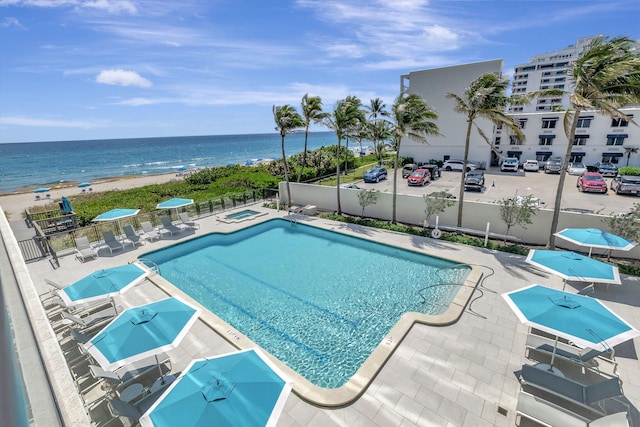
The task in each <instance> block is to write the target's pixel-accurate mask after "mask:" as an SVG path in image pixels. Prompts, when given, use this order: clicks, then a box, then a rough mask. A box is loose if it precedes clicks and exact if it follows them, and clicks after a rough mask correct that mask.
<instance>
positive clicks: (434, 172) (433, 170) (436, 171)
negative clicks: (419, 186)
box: [419, 163, 441, 181]
mask: <svg viewBox="0 0 640 427" xmlns="http://www.w3.org/2000/svg"><path fill="white" fill-rule="evenodd" d="M419 168H420V169H426V170H428V171H429V173H430V174H431V181H433V180H434V179H436V178H440V175H441V174H440V168H439V167H438V165H433V164H430V163H427V164H423V165H420V166H419Z"/></svg>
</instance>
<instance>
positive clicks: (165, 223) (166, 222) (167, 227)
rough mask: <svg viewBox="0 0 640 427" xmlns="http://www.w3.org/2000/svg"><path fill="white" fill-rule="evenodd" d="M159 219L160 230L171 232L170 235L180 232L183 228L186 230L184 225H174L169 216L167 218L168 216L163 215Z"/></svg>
mask: <svg viewBox="0 0 640 427" xmlns="http://www.w3.org/2000/svg"><path fill="white" fill-rule="evenodd" d="M160 221H162V228H161V229H160V231H163V230H164V231H166V232H168V233H169V234H171V235H172V236H173V235H174V234H180V233H182V232H183V231H184V230H186V227H178V226H177V225H174V224H173V223H172V222H171V218H169V217H168V216H163V217H161V218H160Z"/></svg>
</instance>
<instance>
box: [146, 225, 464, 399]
mask: <svg viewBox="0 0 640 427" xmlns="http://www.w3.org/2000/svg"><path fill="white" fill-rule="evenodd" d="M145 258H149V259H151V260H153V261H155V262H156V263H157V264H158V265H159V267H160V272H161V274H162V276H163V277H165V278H166V279H167V280H168V281H170V282H171V283H173V284H174V285H175V286H177V287H178V288H180V289H182V290H183V291H184V292H186V293H187V294H189V295H190V296H191V297H192V298H194V299H195V300H197V301H199V302H200V303H201V304H202V305H204V306H205V307H207V308H208V309H209V310H211V311H212V312H213V313H215V314H216V315H217V316H219V317H220V318H222V319H224V320H225V321H226V322H227V323H229V324H230V325H232V326H233V327H235V328H236V329H238V330H239V331H240V332H242V333H243V334H245V335H246V336H248V337H249V338H250V339H251V340H253V341H254V342H256V343H257V344H259V345H260V346H262V347H263V348H265V349H266V350H267V351H269V352H270V353H271V354H272V355H274V356H275V357H277V358H278V359H280V360H281V361H282V362H284V363H286V364H287V365H289V366H290V367H291V368H292V369H294V370H295V371H297V372H298V373H299V374H300V375H302V376H304V377H305V378H307V379H308V380H309V381H311V382H312V383H314V384H315V385H317V386H320V387H327V388H335V387H339V386H341V385H343V384H344V383H345V382H347V381H348V380H349V379H350V378H351V377H352V376H353V374H354V373H355V372H356V371H357V369H358V368H359V367H360V366H361V365H362V363H363V362H364V361H365V360H366V359H367V357H368V356H369V355H370V354H371V352H372V351H373V350H374V349H375V348H376V346H378V344H379V343H380V342H381V341H382V340H383V338H384V337H385V335H386V334H387V333H388V332H389V330H390V329H391V328H392V327H393V326H394V325H395V324H396V322H397V321H398V320H399V319H400V317H401V316H402V314H403V313H405V312H410V311H414V312H421V313H426V314H439V313H441V312H443V311H444V310H445V309H446V308H447V307H448V305H449V303H450V302H451V300H452V298H453V296H454V295H455V294H456V293H457V291H458V289H459V288H458V287H457V286H436V287H434V288H432V289H431V290H429V291H428V294H426V295H425V296H426V299H427V300H428V301H434V302H436V303H435V304H431V305H430V304H425V303H424V299H423V298H422V297H421V296H420V295H419V294H418V292H419V291H420V290H421V289H423V288H425V287H427V286H428V285H429V284H438V283H443V282H446V283H463V282H464V280H465V279H466V277H467V276H468V274H469V272H470V268H469V267H467V266H456V265H455V264H454V263H452V262H450V261H446V260H442V259H439V258H433V257H429V256H426V255H422V254H418V253H415V252H411V251H406V250H403V249H399V248H396V247H392V246H387V245H384V244H379V243H375V242H371V241H368V240H363V239H359V238H356V237H351V236H345V235H342V234H339V233H334V232H331V231H327V230H322V229H318V228H315V227H311V226H307V225H304V224H300V223H298V224H294V223H290V222H289V221H285V220H280V219H278V220H271V221H267V222H264V223H262V224H257V225H254V226H252V227H248V228H245V229H242V230H240V231H237V232H234V233H231V234H218V233H213V234H208V235H205V236H203V237H200V238H196V239H193V240H190V241H187V242H183V243H180V244H177V245H174V246H172V247H169V248H166V249H162V250H158V251H155V252H152V253H149V254H146V255H145ZM443 268H444V269H445V270H442V269H443Z"/></svg>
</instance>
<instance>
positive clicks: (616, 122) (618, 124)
mask: <svg viewBox="0 0 640 427" xmlns="http://www.w3.org/2000/svg"><path fill="white" fill-rule="evenodd" d="M629 118H630V119H632V118H633V116H629ZM627 126H629V121H628V120H627V119H624V118H622V117H612V118H611V127H612V128H622V127H627Z"/></svg>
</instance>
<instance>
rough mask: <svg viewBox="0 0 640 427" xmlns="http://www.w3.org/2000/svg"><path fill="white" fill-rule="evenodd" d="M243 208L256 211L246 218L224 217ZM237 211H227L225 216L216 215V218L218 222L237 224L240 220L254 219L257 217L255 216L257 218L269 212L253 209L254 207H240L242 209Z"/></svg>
mask: <svg viewBox="0 0 640 427" xmlns="http://www.w3.org/2000/svg"><path fill="white" fill-rule="evenodd" d="M243 210H251V211H254V212H257V213H256V214H255V215H251V216H248V217H246V218H241V219H228V218H226V216H228V215H232V214H234V213H238V212H242V211H243ZM238 212H230V213H227V215H226V216H222V215H217V216H216V219H217V220H218V221H219V222H223V223H225V224H238V223H240V222H246V221H253V220H254V219H257V218H259V217H261V216H265V215H268V214H269V213H268V212H260V211H256V210H254V209H242V210H240V211H238Z"/></svg>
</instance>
